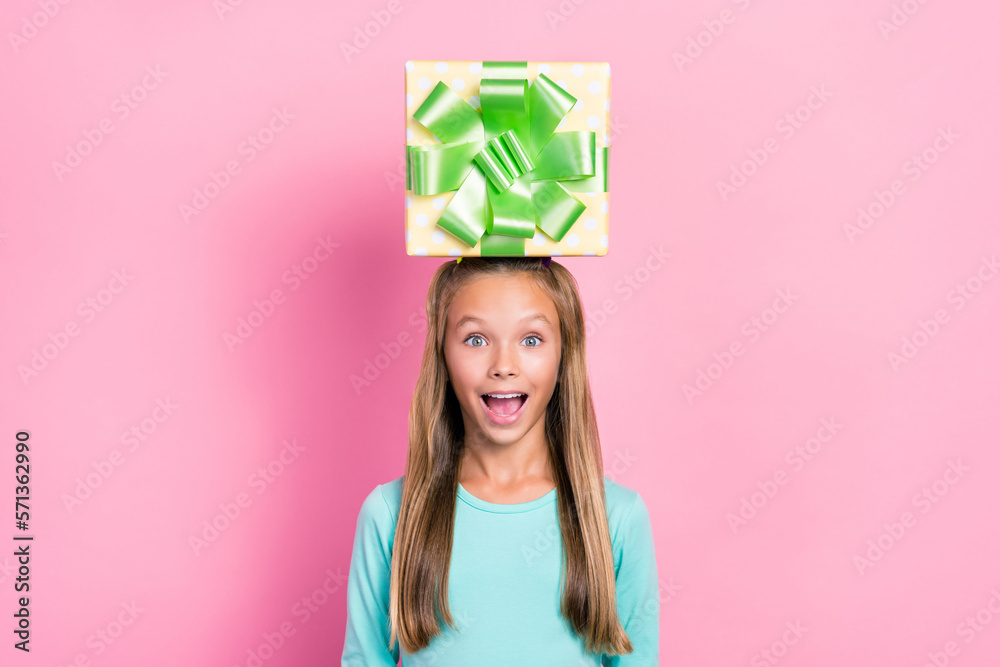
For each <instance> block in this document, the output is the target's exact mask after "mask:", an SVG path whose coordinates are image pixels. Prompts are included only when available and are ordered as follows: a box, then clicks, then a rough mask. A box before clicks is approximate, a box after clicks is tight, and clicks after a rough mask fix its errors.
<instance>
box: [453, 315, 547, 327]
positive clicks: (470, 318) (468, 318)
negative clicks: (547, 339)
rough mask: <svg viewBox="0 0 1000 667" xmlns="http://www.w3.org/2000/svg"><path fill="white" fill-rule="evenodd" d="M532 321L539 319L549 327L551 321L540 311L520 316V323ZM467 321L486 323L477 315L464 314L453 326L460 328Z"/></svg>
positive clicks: (467, 322)
mask: <svg viewBox="0 0 1000 667" xmlns="http://www.w3.org/2000/svg"><path fill="white" fill-rule="evenodd" d="M534 321H539V322H542V323H543V324H545V325H546V326H548V327H550V328H551V327H552V323H551V322H549V318H547V317H545V315H542V314H541V313H529V314H528V315H525V316H524V317H523V318H521V324H524V323H525V322H534ZM469 323H475V324H486V322H484V321H483V320H481V319H479V318H478V317H473V316H472V315H466V316H465V317H463V318H462V319H460V320H459V321H458V323H457V324H455V328H456V329H460V328H462V325H464V324H469Z"/></svg>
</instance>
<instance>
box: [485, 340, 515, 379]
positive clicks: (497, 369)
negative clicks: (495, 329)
mask: <svg viewBox="0 0 1000 667" xmlns="http://www.w3.org/2000/svg"><path fill="white" fill-rule="evenodd" d="M496 350H497V352H496V356H495V357H494V358H493V366H492V368H491V371H490V374H491V375H492V376H494V377H507V376H515V375H517V353H516V352H512V351H511V350H510V348H509V346H507V345H497V346H496Z"/></svg>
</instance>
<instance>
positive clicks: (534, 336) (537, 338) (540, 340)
mask: <svg viewBox="0 0 1000 667" xmlns="http://www.w3.org/2000/svg"><path fill="white" fill-rule="evenodd" d="M528 338H534V339H535V340H537V341H538V343H536V344H534V345H529V346H528V347H538V345H539V344H541V342H542V339H541V338H539V337H538V336H536V335H534V334H532V335H530V336H528V337H527V338H525V339H524V340H528Z"/></svg>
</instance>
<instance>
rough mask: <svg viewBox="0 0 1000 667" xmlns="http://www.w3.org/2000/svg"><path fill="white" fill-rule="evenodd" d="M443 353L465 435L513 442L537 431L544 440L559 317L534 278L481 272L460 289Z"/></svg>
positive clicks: (556, 369) (482, 440)
mask: <svg viewBox="0 0 1000 667" xmlns="http://www.w3.org/2000/svg"><path fill="white" fill-rule="evenodd" d="M444 355H445V364H446V365H447V367H448V376H449V379H450V380H451V386H452V389H454V391H455V395H456V396H457V397H458V402H459V404H460V405H461V408H462V417H463V420H464V423H465V434H466V439H467V441H468V440H469V439H470V438H471V439H472V441H474V442H479V443H482V444H490V443H494V444H501V445H508V444H514V443H517V442H519V441H520V440H522V439H523V438H524V437H525V435H528V434H532V439H534V438H538V439H539V440H540V441H541V442H544V436H545V408H546V406H547V405H548V402H549V398H551V396H552V392H553V391H554V389H555V385H556V380H557V379H558V372H559V362H560V359H561V356H562V353H561V339H560V331H559V315H558V313H557V311H556V307H555V304H554V303H553V302H552V299H551V298H549V296H548V295H547V294H546V293H545V292H544V291H543V290H542V289H541V288H539V287H538V286H537V285H535V284H534V283H533V282H532V281H531V280H530V278H528V277H527V276H525V275H523V274H516V275H514V276H513V277H482V278H477V279H475V280H473V281H472V282H470V283H469V284H467V285H466V286H465V287H464V288H462V289H461V290H460V291H459V292H458V294H456V295H455V298H454V299H453V300H452V302H451V307H450V308H449V312H448V322H447V328H446V330H445V338H444ZM488 394H499V395H501V396H502V395H510V394H517V395H518V396H516V397H513V398H506V399H504V398H493V397H489V396H487V395H488Z"/></svg>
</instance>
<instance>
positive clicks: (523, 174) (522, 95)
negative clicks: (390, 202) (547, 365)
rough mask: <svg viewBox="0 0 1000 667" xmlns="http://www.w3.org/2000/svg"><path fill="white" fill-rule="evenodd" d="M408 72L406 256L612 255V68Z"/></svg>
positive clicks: (557, 65) (417, 68)
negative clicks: (609, 187) (609, 207)
mask: <svg viewBox="0 0 1000 667" xmlns="http://www.w3.org/2000/svg"><path fill="white" fill-rule="evenodd" d="M405 70H406V149H405V150H406V176H407V178H406V193H405V202H404V207H405V227H406V253H407V254H408V255H414V256H428V257H479V256H522V255H523V256H535V257H557V256H576V257H582V256H596V257H599V256H603V255H605V254H607V251H608V242H609V232H608V219H609V215H608V205H609V200H608V194H609V193H608V182H609V178H610V173H609V172H610V169H609V157H610V150H609V149H610V135H609V131H610V127H611V124H610V116H611V97H610V83H611V67H610V64H609V63H607V62H534V61H521V62H513V61H468V60H408V61H406V64H405ZM463 102H464V104H463ZM484 107H485V109H484ZM435 132H437V134H435ZM439 134H440V135H444V136H438V135H439Z"/></svg>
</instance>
